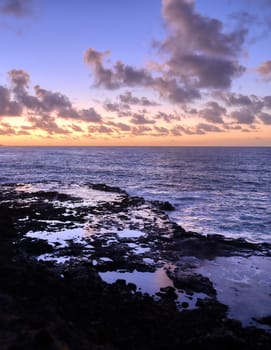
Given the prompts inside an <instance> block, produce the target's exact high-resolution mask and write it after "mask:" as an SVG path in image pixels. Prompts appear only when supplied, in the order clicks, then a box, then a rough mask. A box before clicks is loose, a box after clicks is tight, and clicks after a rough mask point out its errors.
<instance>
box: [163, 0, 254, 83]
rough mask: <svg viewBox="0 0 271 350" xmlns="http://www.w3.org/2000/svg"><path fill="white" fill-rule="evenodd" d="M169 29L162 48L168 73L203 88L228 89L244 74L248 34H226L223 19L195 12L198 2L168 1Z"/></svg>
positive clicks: (237, 31)
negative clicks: (242, 61) (240, 59)
mask: <svg viewBox="0 0 271 350" xmlns="http://www.w3.org/2000/svg"><path fill="white" fill-rule="evenodd" d="M163 16H164V19H165V24H166V27H167V29H168V36H167V38H166V39H165V40H164V41H163V42H162V43H161V44H160V49H161V50H162V51H163V52H165V53H166V54H167V55H168V60H167V61H166V65H167V67H168V72H167V73H168V74H169V75H171V76H175V77H178V78H180V79H182V80H184V79H185V80H186V81H187V82H188V84H189V85H191V84H192V86H197V87H200V88H203V87H207V88H213V87H215V88H226V87H229V86H230V85H231V82H232V79H233V78H235V77H237V76H240V75H241V74H242V73H243V72H244V67H241V66H240V65H239V64H238V62H237V57H238V55H239V54H240V52H241V48H242V44H243V43H244V39H245V36H246V33H247V31H246V30H245V29H239V30H236V31H234V32H231V33H225V32H223V24H222V22H220V21H219V20H216V19H213V18H209V17H206V16H202V15H200V14H199V13H197V12H196V11H195V6H194V1H187V0H164V1H163Z"/></svg>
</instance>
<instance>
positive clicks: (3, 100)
mask: <svg viewBox="0 0 271 350" xmlns="http://www.w3.org/2000/svg"><path fill="white" fill-rule="evenodd" d="M21 113H22V106H21V105H20V104H19V103H18V102H16V101H12V100H11V98H10V91H9V90H8V89H7V88H5V87H3V86H0V117H3V116H20V115H21Z"/></svg>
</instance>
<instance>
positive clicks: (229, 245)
mask: <svg viewBox="0 0 271 350" xmlns="http://www.w3.org/2000/svg"><path fill="white" fill-rule="evenodd" d="M173 209H174V208H173V207H172V206H171V205H170V203H163V202H155V201H153V202H151V201H146V200H144V199H143V198H140V197H131V196H129V195H128V194H127V193H126V192H125V191H122V190H121V189H119V188H114V187H110V186H107V185H105V184H84V185H83V186H82V185H80V186H79V185H77V184H68V185H65V186H64V185H62V186H61V185H60V184H58V183H54V184H52V183H40V184H9V185H2V186H1V194H0V240H1V244H0V259H1V263H0V280H1V284H0V305H1V314H0V344H1V349H3V350H5V349H10V350H11V349H83V350H84V349H128V348H129V349H154V348H155V349H180V348H184V349H186V348H187V349H189V348H192V347H194V348H198V349H207V348H208V349H215V348H217V347H218V346H219V347H220V348H222V349H229V348H230V347H231V346H238V347H239V348H240V347H241V348H246V349H269V348H270V344H271V333H270V332H267V331H264V330H262V329H258V328H256V327H246V328H245V327H242V325H241V323H240V322H239V321H237V320H234V319H229V318H228V317H227V306H226V305H223V304H221V303H220V302H219V301H218V300H217V291H216V289H215V287H214V285H213V283H212V281H211V280H210V279H208V278H207V277H206V276H203V275H201V274H199V273H196V272H194V271H193V269H191V264H192V263H191V260H189V259H187V257H188V258H189V257H194V258H197V259H214V258H215V257H227V256H233V255H234V256H241V257H248V256H251V255H253V256H254V255H257V256H266V257H270V252H271V247H270V246H269V245H268V244H253V243H249V242H246V241H245V240H241V239H235V240H233V239H226V238H224V237H222V236H216V235H214V236H202V235H199V234H197V233H194V232H186V231H185V230H184V229H183V228H182V227H180V226H179V225H177V224H175V223H173V222H171V221H170V219H169V217H168V215H167V214H166V211H168V210H173ZM176 262H178V263H176ZM159 269H160V270H161V269H162V270H161V271H164V274H165V276H167V278H168V279H170V281H171V284H170V285H164V286H163V287H161V289H160V290H158V291H157V292H156V293H155V294H154V295H153V296H152V295H149V294H147V293H145V291H144V290H143V289H139V288H138V286H137V285H136V284H135V283H132V282H128V281H126V280H125V279H124V278H121V276H126V275H125V274H127V273H131V274H132V273H133V272H134V271H137V272H138V273H142V274H144V273H150V274H151V273H155V272H156V271H158V270H159ZM111 272H117V276H120V278H118V279H116V281H113V282H112V283H106V282H105V280H104V279H103V278H102V277H103V276H104V275H103V273H111ZM122 273H123V275H122ZM199 296H200V297H199ZM258 321H259V322H262V323H265V324H267V325H268V324H270V317H268V316H267V317H265V318H263V319H261V320H258Z"/></svg>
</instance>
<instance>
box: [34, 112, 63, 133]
mask: <svg viewBox="0 0 271 350" xmlns="http://www.w3.org/2000/svg"><path fill="white" fill-rule="evenodd" d="M28 121H29V122H30V123H31V124H32V127H33V128H34V129H40V130H44V131H46V132H47V133H48V134H49V135H55V134H64V135H67V134H69V133H70V132H69V131H68V130H67V129H64V128H62V127H60V126H59V125H58V124H57V123H56V120H55V118H54V117H52V116H50V115H40V116H38V117H36V116H29V117H28Z"/></svg>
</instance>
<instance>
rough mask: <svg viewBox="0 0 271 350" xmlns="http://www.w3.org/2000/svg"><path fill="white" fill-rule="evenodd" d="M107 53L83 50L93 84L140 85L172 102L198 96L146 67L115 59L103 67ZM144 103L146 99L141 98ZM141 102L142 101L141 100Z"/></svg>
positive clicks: (102, 85) (195, 92) (193, 90)
mask: <svg viewBox="0 0 271 350" xmlns="http://www.w3.org/2000/svg"><path fill="white" fill-rule="evenodd" d="M105 54H108V51H106V53H102V52H98V51H95V50H94V49H88V50H87V51H86V52H85V55H84V59H85V62H86V63H87V64H88V65H89V66H90V67H91V69H92V70H93V73H94V78H95V86H100V87H104V88H107V89H111V90H112V89H118V88H121V87H126V86H129V87H133V86H142V87H145V88H148V89H153V90H155V91H158V92H159V94H160V96H161V97H164V98H167V99H169V100H170V101H171V102H173V103H183V102H187V101H191V100H193V99H197V98H200V93H199V91H197V90H196V89H194V88H191V87H187V86H185V85H184V84H183V83H181V82H178V81H177V80H176V79H175V78H169V77H167V76H165V77H163V76H161V77H153V76H152V75H151V73H150V72H148V71H147V70H146V69H137V68H134V67H132V66H129V65H125V64H124V63H122V62H121V61H117V62H116V63H115V64H114V66H113V67H112V68H105V67H104V56H105ZM143 101H144V102H145V103H146V102H147V101H146V100H144V99H143ZM141 102H142V101H141Z"/></svg>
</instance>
